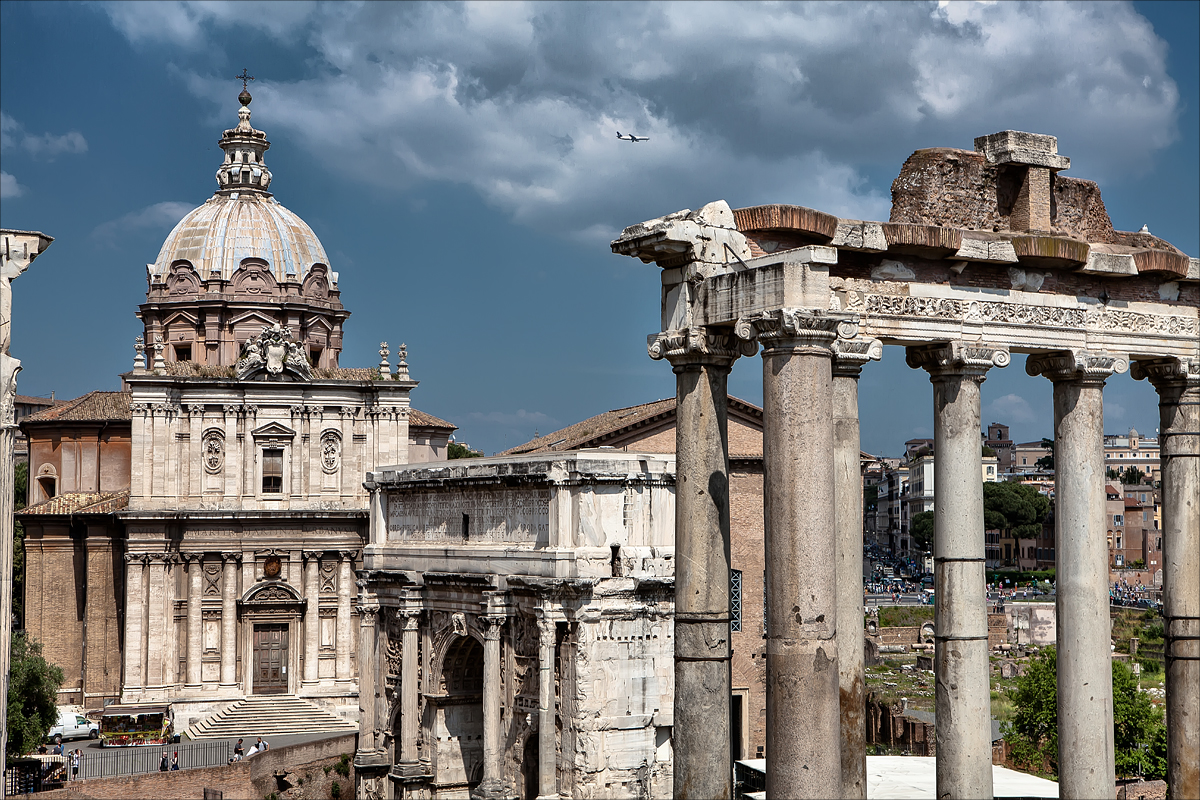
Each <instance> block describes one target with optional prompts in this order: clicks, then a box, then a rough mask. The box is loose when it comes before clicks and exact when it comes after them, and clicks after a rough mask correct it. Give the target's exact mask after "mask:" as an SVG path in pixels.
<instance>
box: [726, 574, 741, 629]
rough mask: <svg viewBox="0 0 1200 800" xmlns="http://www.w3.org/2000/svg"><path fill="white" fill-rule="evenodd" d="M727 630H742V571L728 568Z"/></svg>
mask: <svg viewBox="0 0 1200 800" xmlns="http://www.w3.org/2000/svg"><path fill="white" fill-rule="evenodd" d="M729 630H730V631H733V632H734V633H740V632H741V630H742V571H741V570H740V569H731V570H729Z"/></svg>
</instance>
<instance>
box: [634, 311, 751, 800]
mask: <svg viewBox="0 0 1200 800" xmlns="http://www.w3.org/2000/svg"><path fill="white" fill-rule="evenodd" d="M754 347H755V346H754V345H750V348H751V349H754ZM742 349H743V348H742V346H741V345H740V344H739V343H738V342H737V341H736V340H734V339H733V338H732V337H730V336H729V335H728V334H725V333H721V332H717V331H708V330H706V329H704V328H689V329H684V330H680V331H668V332H667V333H662V334H659V335H658V336H657V337H654V338H653V340H652V341H651V343H650V348H649V351H650V357H651V358H653V359H656V360H657V359H661V358H666V359H667V360H668V361H670V363H671V366H672V367H673V368H674V371H675V386H676V412H675V414H676V416H675V419H676V423H675V458H676V468H675V469H676V478H675V587H676V591H675V701H674V722H675V724H674V731H673V736H672V745H673V747H674V781H673V785H674V791H675V796H676V797H677V798H680V799H681V800H695V799H696V798H701V799H703V798H713V797H730V796H731V795H732V793H733V764H732V762H731V761H730V734H731V731H730V722H731V718H730V702H731V701H730V697H731V695H732V686H733V684H732V675H731V672H730V658H731V657H732V651H731V649H730V640H729V434H728V429H727V424H726V419H725V415H726V412H727V411H728V396H727V392H726V383H727V380H728V378H729V370H730V368H731V367H732V365H733V361H734V359H736V358H737V357H738V355H739V354H740V353H741V352H742Z"/></svg>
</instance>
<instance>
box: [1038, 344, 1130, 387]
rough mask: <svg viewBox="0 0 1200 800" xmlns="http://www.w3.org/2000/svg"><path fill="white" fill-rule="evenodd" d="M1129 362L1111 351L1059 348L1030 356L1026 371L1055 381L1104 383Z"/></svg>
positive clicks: (1121, 370)
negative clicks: (1098, 351) (1099, 351)
mask: <svg viewBox="0 0 1200 800" xmlns="http://www.w3.org/2000/svg"><path fill="white" fill-rule="evenodd" d="M1128 368H1129V361H1128V360H1127V359H1125V358H1122V357H1121V356H1116V355H1112V354H1111V353H1097V352H1094V351H1089V350H1058V351H1055V352H1053V353H1040V354H1038V355H1033V356H1030V357H1029V359H1028V360H1027V361H1026V362H1025V371H1026V372H1027V373H1029V374H1030V375H1035V376H1036V375H1042V376H1044V377H1046V378H1049V379H1050V380H1052V381H1080V382H1083V383H1104V381H1105V380H1107V379H1108V378H1109V377H1110V376H1111V375H1112V374H1113V373H1120V372H1124V371H1125V370H1127V369H1128Z"/></svg>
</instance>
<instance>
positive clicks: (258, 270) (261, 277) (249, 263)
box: [229, 258, 279, 297]
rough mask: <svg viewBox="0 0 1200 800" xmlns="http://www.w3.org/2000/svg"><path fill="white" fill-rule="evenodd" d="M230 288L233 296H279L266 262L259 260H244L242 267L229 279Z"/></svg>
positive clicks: (276, 283) (277, 286)
mask: <svg viewBox="0 0 1200 800" xmlns="http://www.w3.org/2000/svg"><path fill="white" fill-rule="evenodd" d="M229 283H230V287H231V288H232V290H233V293H234V294H235V295H251V296H255V297H274V296H275V295H277V294H279V284H278V282H276V280H275V276H274V275H272V274H271V269H270V267H269V266H268V265H267V262H266V261H263V260H262V259H259V258H244V259H242V265H241V266H240V267H238V269H237V271H236V272H234V273H233V276H232V277H231V278H230V281H229Z"/></svg>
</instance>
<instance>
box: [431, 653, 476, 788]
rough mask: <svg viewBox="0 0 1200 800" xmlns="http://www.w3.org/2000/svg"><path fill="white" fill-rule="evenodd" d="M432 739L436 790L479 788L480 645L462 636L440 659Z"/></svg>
mask: <svg viewBox="0 0 1200 800" xmlns="http://www.w3.org/2000/svg"><path fill="white" fill-rule="evenodd" d="M441 684H442V686H441V689H442V691H441V697H439V698H438V704H437V706H438V708H437V715H436V721H435V723H434V726H435V728H434V737H435V739H436V741H437V750H438V752H437V784H438V786H439V787H442V788H446V789H449V788H450V787H466V788H467V789H468V790H471V789H474V788H475V787H476V786H478V785H479V783H480V781H481V780H482V778H483V646H482V645H481V644H480V643H479V642H478V641H477V640H476V639H474V638H472V637H470V636H461V637H459V638H458V639H456V640H455V641H454V642H452V643H451V644H450V646H449V647H448V648H447V649H446V655H445V656H444V657H443V658H442V677H441Z"/></svg>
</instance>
